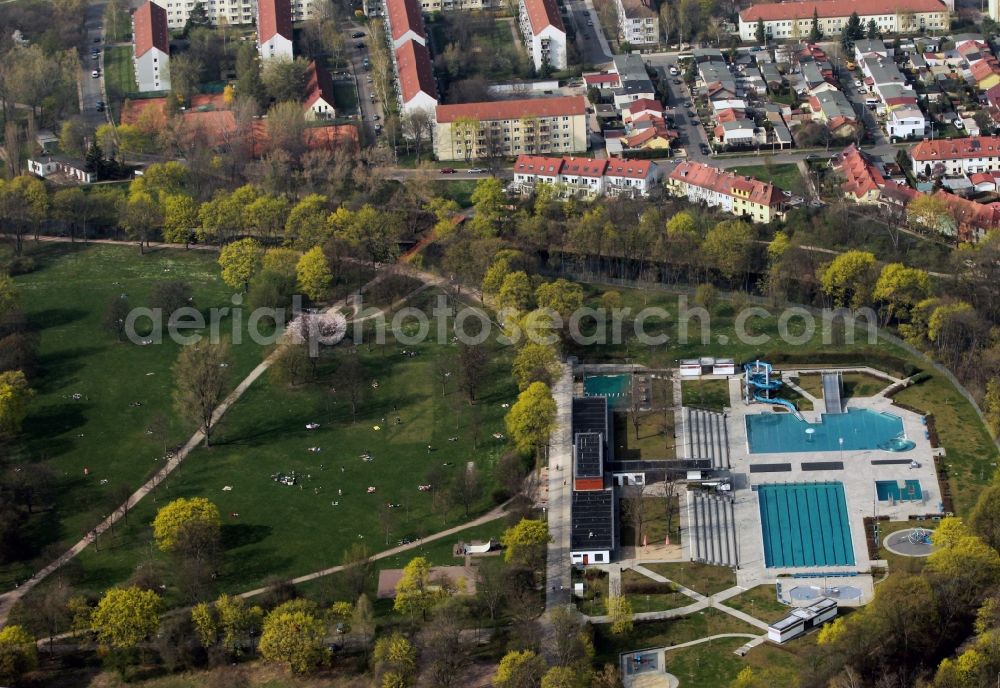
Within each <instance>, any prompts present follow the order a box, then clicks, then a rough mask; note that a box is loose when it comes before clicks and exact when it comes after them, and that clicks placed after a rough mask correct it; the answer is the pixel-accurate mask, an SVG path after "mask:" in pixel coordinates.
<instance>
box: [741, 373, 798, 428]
mask: <svg viewBox="0 0 1000 688" xmlns="http://www.w3.org/2000/svg"><path fill="white" fill-rule="evenodd" d="M771 370H772V366H771V364H770V363H765V362H764V361H754V362H753V363H747V364H746V365H744V366H743V372H744V373H745V374H746V382H747V395H748V397H749V398H751V399H753V400H754V401H756V402H760V403H762V404H773V405H775V406H784V407H785V408H786V409H788V411H789V412H790V413H791V414H792V415H793V416H795V417H796V418H798V419H799V420H803V421H804V420H805V418H803V417H802V414H801V413H799V410H798V409H797V408H795V404H793V403H792V402H790V401H788V400H787V399H779V398H777V397H772V396H771V392H775V391H777V390H779V389H781V380H772V379H771Z"/></svg>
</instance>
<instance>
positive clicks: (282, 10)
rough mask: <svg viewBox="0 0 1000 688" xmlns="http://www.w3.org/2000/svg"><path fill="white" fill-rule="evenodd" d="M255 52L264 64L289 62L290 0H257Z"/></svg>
mask: <svg viewBox="0 0 1000 688" xmlns="http://www.w3.org/2000/svg"><path fill="white" fill-rule="evenodd" d="M257 52H259V53H260V59H261V60H262V61H264V62H266V61H268V60H274V59H277V60H291V59H292V58H294V57H295V54H294V51H293V49H292V7H291V0H257Z"/></svg>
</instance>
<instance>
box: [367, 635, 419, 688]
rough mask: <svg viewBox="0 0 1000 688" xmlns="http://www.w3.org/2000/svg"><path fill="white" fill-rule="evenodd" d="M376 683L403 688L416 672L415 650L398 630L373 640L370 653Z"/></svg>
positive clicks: (391, 687)
mask: <svg viewBox="0 0 1000 688" xmlns="http://www.w3.org/2000/svg"><path fill="white" fill-rule="evenodd" d="M372 662H373V664H374V667H375V679H376V682H377V683H376V685H379V686H383V688H403V687H404V686H408V685H411V683H412V681H413V678H414V676H415V675H416V673H417V652H416V650H414V649H413V645H412V644H411V643H410V641H409V640H407V639H406V637H404V636H403V634H402V633H400V632H399V631H393V632H392V634H391V635H387V636H383V637H381V638H379V639H378V640H377V641H375V651H374V652H373V653H372Z"/></svg>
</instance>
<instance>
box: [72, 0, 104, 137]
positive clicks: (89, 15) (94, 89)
mask: <svg viewBox="0 0 1000 688" xmlns="http://www.w3.org/2000/svg"><path fill="white" fill-rule="evenodd" d="M104 5H105V0H93V2H90V3H88V4H87V8H86V9H85V10H84V19H83V26H84V41H83V45H81V46H80V76H79V84H80V88H79V95H80V115H81V116H82V117H83V121H84V122H85V123H86V125H87V127H88V128H89V127H93V128H97V127H98V126H100V125H102V124H106V123H107V121H108V117H107V112H98V111H97V101H99V100H107V98H105V97H104V33H103V27H102V24H103V22H104ZM95 39H96V41H97V42H95ZM94 47H96V48H100V50H101V54H100V57H99V59H97V60H93V59H91V57H90V49H91V48H94ZM95 67H100V69H101V78H99V79H94V78H93V77H92V76H91V72H92V71H93V70H94V69H95Z"/></svg>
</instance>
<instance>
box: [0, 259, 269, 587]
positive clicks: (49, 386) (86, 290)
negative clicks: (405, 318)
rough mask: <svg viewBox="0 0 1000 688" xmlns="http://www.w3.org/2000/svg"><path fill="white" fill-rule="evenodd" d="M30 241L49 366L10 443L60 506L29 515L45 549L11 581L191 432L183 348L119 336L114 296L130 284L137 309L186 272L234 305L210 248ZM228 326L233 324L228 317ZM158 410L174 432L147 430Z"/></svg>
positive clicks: (255, 352)
mask: <svg viewBox="0 0 1000 688" xmlns="http://www.w3.org/2000/svg"><path fill="white" fill-rule="evenodd" d="M28 250H29V251H31V255H32V257H33V258H34V259H35V261H36V262H37V264H38V268H37V269H36V270H35V271H34V272H33V273H30V274H27V275H21V276H19V277H17V278H15V281H16V283H17V285H18V288H19V290H20V292H21V297H22V303H23V306H24V308H25V310H26V312H27V316H28V318H29V321H30V324H31V326H32V327H33V328H35V329H36V330H37V331H38V333H39V336H40V340H39V364H40V369H41V370H40V374H39V375H38V376H37V377H35V378H33V379H32V381H31V382H32V385H33V387H34V388H35V390H36V392H37V397H36V400H35V402H34V403H33V405H32V407H31V412H30V414H29V416H28V419H27V420H26V422H25V425H24V434H23V437H22V440H21V442H19V443H18V444H16V445H14V446H13V447H8V448H7V451H8V452H9V453H10V454H11V458H12V460H15V461H34V462H38V463H41V464H43V465H45V466H47V467H48V468H49V469H50V470H51V471H52V472H53V473H54V477H55V479H56V489H57V496H56V500H55V507H54V508H53V509H52V510H50V511H45V512H44V513H41V514H36V515H35V516H34V518H33V520H31V521H30V522H29V525H28V528H27V532H28V538H27V539H28V540H29V541H30V542H32V543H34V544H35V545H36V546H37V549H38V552H37V556H36V558H35V559H34V561H33V562H28V563H26V564H23V565H8V566H5V567H2V568H0V587H2V588H4V589H6V588H8V587H11V586H12V584H13V582H14V581H15V580H17V579H19V578H20V579H23V578H24V577H25V575H26V573H27V572H28V571H31V570H34V568H35V567H36V566H38V565H39V564H42V563H43V562H47V561H48V560H49V559H50V558H51V555H53V554H54V553H55V552H61V551H63V550H64V549H65V548H66V547H68V546H69V545H70V544H71V543H73V542H76V541H77V540H79V539H80V538H81V537H83V536H84V535H85V534H86V533H87V532H88V531H89V530H90V529H91V528H93V526H94V525H96V524H97V523H98V522H99V521H100V520H101V518H103V517H104V516H105V515H107V514H108V513H109V512H110V510H111V508H112V506H111V504H112V502H115V503H117V502H118V501H119V500H118V499H117V494H119V493H120V492H121V490H123V489H124V488H128V489H130V490H131V489H134V488H136V487H138V485H139V484H140V483H142V482H144V480H145V479H146V478H147V477H149V476H150V475H151V474H152V473H153V472H154V471H156V470H158V469H159V467H160V465H161V464H160V460H159V459H160V458H161V457H162V455H163V447H164V444H166V445H168V446H173V445H178V444H181V443H182V442H183V441H185V440H186V439H187V438H188V437H189V436H190V435H191V433H192V431H193V428H192V427H191V425H190V424H189V423H186V422H184V421H183V420H181V419H179V418H178V417H177V416H176V414H175V413H174V412H173V410H172V402H171V393H172V390H173V378H172V375H171V372H170V367H171V365H172V364H173V362H174V360H175V359H176V357H177V353H178V350H179V347H178V346H177V345H176V344H174V343H172V342H170V341H169V339H168V338H165V339H166V341H165V342H164V343H163V344H162V345H153V346H137V345H134V344H131V343H121V342H119V341H118V340H117V338H116V337H115V336H114V335H112V334H110V333H108V332H107V331H106V330H105V329H104V328H103V327H102V325H101V320H102V317H103V314H104V311H105V309H106V308H107V304H108V303H109V302H110V301H111V300H112V299H113V298H115V297H116V296H118V295H120V294H123V293H124V294H127V295H128V296H129V301H130V304H131V305H132V306H133V307H137V306H144V305H146V303H147V295H148V294H149V291H150V288H151V286H152V285H153V284H154V283H156V282H157V281H160V280H168V279H179V280H184V281H187V282H188V283H189V284H190V285H191V286H192V288H193V290H194V302H195V305H196V306H197V307H198V308H200V309H201V310H202V311H203V312H205V311H207V309H208V308H209V307H212V306H224V305H230V301H229V298H230V296H231V294H232V292H231V290H230V289H229V288H228V287H226V286H225V285H224V284H223V283H222V281H221V279H220V278H219V274H218V273H219V270H218V266H217V265H216V262H215V260H216V255H215V254H214V253H212V252H204V251H188V252H185V251H156V252H153V253H147V254H146V255H145V256H140V255H138V252H137V251H136V249H134V248H127V247H117V246H115V247H112V246H98V245H92V246H89V247H84V246H83V245H82V244H77V245H76V246H72V245H70V244H44V245H42V247H41V248H37V249H36V248H34V247H33V246H32V244H30V242H29V244H28ZM220 330H221V332H223V333H226V332H228V331H230V330H231V321H230V319H229V318H225V319H223V321H222V327H221V328H220ZM227 338H228V337H227ZM243 340H244V343H243V344H241V345H239V346H234V347H232V349H231V365H230V371H231V376H232V384H233V385H235V384H236V381H238V379H239V378H242V377H243V376H244V375H245V374H246V373H248V372H249V371H250V370H251V369H252V368H253V367H254V366H255V365H256V364H257V363H258V362H259V361H260V359H261V355H262V349H261V348H260V347H259V346H257V345H256V344H253V343H252V342H250V341H249V338H247V337H243ZM77 394H78V395H80V396H79V398H74V395H77ZM158 415H162V416H163V417H164V418H165V419H166V425H165V435H150V434H148V433H147V429H149V428H150V427H151V426H152V425H153V423H152V421H153V420H154V418H156V417H157V416H158ZM84 469H89V476H87V475H84V472H85V471H84Z"/></svg>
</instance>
